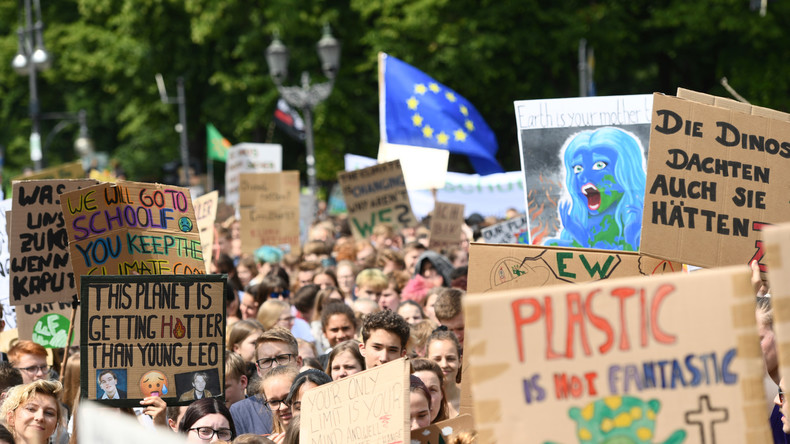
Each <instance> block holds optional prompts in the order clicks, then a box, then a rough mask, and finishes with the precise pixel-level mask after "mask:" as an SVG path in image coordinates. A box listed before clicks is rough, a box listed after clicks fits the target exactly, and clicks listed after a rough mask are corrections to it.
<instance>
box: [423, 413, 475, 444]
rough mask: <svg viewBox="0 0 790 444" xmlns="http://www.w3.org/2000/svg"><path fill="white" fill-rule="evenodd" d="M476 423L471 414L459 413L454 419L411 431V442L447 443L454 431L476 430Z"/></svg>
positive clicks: (424, 443)
mask: <svg viewBox="0 0 790 444" xmlns="http://www.w3.org/2000/svg"><path fill="white" fill-rule="evenodd" d="M474 428H475V423H474V421H472V416H471V415H458V416H456V417H455V418H452V419H445V420H444V421H441V422H437V423H436V424H431V425H429V426H428V427H423V428H421V429H417V430H413V431H412V432H411V444H418V443H419V444H445V443H446V442H447V438H448V437H449V436H450V435H452V434H453V433H457V432H462V431H464V430H468V431H474Z"/></svg>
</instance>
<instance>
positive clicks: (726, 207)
mask: <svg viewBox="0 0 790 444" xmlns="http://www.w3.org/2000/svg"><path fill="white" fill-rule="evenodd" d="M692 96H694V95H692ZM694 97H696V96H694ZM711 97H712V96H711ZM716 99H717V98H713V102H714V104H716V105H721V106H712V105H707V104H703V103H699V102H694V101H692V100H684V99H680V98H676V97H671V96H664V95H660V94H655V95H654V99H653V129H652V132H651V136H650V137H651V139H650V156H649V159H648V168H647V173H648V174H647V188H646V196H645V211H644V216H643V219H644V226H643V229H642V248H641V251H642V252H643V253H645V254H649V255H653V256H657V257H661V258H665V259H670V260H675V261H680V262H683V263H688V264H692V265H698V266H702V267H716V266H722V265H731V264H746V263H749V262H750V261H751V260H752V259H757V260H761V257H762V253H763V252H762V251H761V250H760V248H759V246H758V245H757V242H758V241H759V239H760V230H761V229H762V228H763V227H764V226H765V224H774V223H780V222H785V221H788V220H790V205H789V204H788V199H787V190H788V189H790V164H788V160H787V159H788V158H790V123H789V122H787V118H786V117H785V118H784V119H771V118H767V117H762V116H761V115H768V114H771V113H767V112H763V111H760V109H752V108H751V107H749V106H746V108H744V107H743V106H742V105H743V104H741V105H738V106H737V107H735V106H731V103H730V102H728V101H724V100H716ZM738 110H741V111H744V110H746V111H750V112H754V113H756V114H760V115H752V114H749V113H744V112H740V111H738ZM775 117H776V116H775Z"/></svg>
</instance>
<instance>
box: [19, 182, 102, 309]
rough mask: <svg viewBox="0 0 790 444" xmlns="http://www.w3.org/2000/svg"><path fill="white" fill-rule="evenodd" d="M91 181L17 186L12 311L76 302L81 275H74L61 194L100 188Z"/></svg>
mask: <svg viewBox="0 0 790 444" xmlns="http://www.w3.org/2000/svg"><path fill="white" fill-rule="evenodd" d="M95 184H96V181H95V180H91V179H80V180H67V179H53V180H31V181H20V182H14V185H13V186H14V190H13V202H12V207H11V208H12V210H11V214H12V217H11V234H10V245H9V251H10V254H11V293H10V296H11V298H10V300H11V304H12V305H26V304H38V303H47V302H71V301H72V300H73V299H74V298H75V297H76V296H77V293H78V291H79V290H78V289H79V285H78V284H77V278H76V277H75V276H79V273H74V270H73V269H72V262H73V258H72V257H70V254H69V245H68V235H67V233H66V228H65V226H64V214H63V211H62V209H61V206H60V204H61V199H60V194H61V193H67V192H70V191H74V190H77V189H80V188H86V187H90V186H91V185H95Z"/></svg>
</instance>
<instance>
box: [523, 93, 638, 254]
mask: <svg viewBox="0 0 790 444" xmlns="http://www.w3.org/2000/svg"><path fill="white" fill-rule="evenodd" d="M651 105H652V97H651V96H650V95H634V96H609V97H575V98H565V99H543V100H525V101H517V102H515V108H516V126H517V128H518V140H519V146H520V147H521V169H522V171H523V174H524V179H525V180H524V184H525V193H526V196H527V205H528V211H527V214H528V215H529V228H530V233H531V240H530V244H532V245H547V246H558V247H580V248H598V249H606V250H627V251H638V250H639V243H640V238H639V234H640V228H641V225H642V220H641V218H642V216H641V208H642V207H643V202H644V196H645V156H646V153H647V151H646V150H647V147H648V142H649V135H650V116H651V110H652V106H651Z"/></svg>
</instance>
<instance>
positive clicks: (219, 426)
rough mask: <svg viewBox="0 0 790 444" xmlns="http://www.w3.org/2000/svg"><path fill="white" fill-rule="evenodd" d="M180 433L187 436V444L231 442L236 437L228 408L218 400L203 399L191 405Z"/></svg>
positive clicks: (182, 421)
mask: <svg viewBox="0 0 790 444" xmlns="http://www.w3.org/2000/svg"><path fill="white" fill-rule="evenodd" d="M178 431H179V432H181V433H184V434H186V435H187V442H194V443H210V442H218V441H228V442H229V441H231V440H233V438H235V437H236V427H235V426H234V424H233V418H232V417H231V414H230V412H229V411H228V408H227V407H225V404H223V403H222V402H220V401H218V400H217V399H216V398H203V399H199V400H197V401H195V402H193V403H192V404H190V405H189V408H188V409H187V411H186V412H185V413H184V417H183V418H182V419H181V424H180V425H179V426H178Z"/></svg>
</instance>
